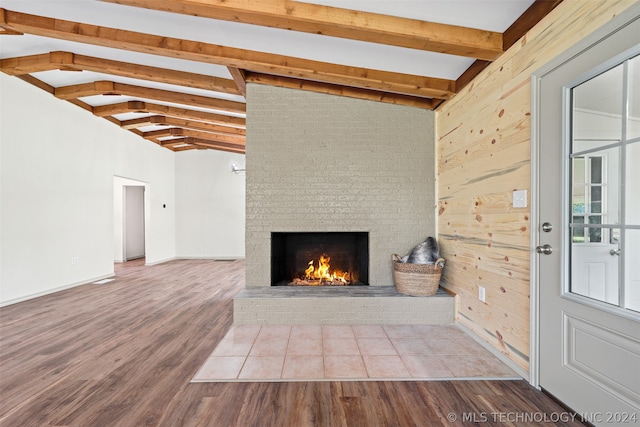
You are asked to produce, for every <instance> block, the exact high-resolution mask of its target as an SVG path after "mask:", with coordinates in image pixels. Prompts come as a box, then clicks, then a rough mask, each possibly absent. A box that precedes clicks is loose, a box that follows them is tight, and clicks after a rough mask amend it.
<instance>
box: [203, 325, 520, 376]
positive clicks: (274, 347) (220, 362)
mask: <svg viewBox="0 0 640 427" xmlns="http://www.w3.org/2000/svg"><path fill="white" fill-rule="evenodd" d="M454 378H455V379H460V378H465V379H468V378H483V379H486V378H501V379H505V378H506V379H511V378H513V379H521V378H520V377H519V376H518V375H517V374H516V373H515V372H514V371H513V370H512V369H511V368H509V367H508V366H507V365H505V364H504V363H503V362H501V361H500V360H499V359H498V358H496V357H495V356H494V355H493V354H491V353H490V352H489V351H487V350H486V349H485V348H483V347H482V346H481V345H480V344H478V343H477V342H475V341H474V340H473V339H472V338H471V337H469V336H468V335H467V334H465V333H464V332H463V331H461V330H460V329H458V328H457V327H456V326H453V325H446V326H441V325H263V326H260V325H234V326H232V327H231V329H230V330H229V332H228V333H227V335H226V336H225V337H224V338H223V339H222V341H220V343H219V344H218V346H217V347H216V348H215V350H214V351H213V353H211V355H210V356H209V358H208V359H207V360H206V362H205V363H204V365H203V366H202V367H201V368H200V370H199V371H198V373H197V374H196V375H195V376H194V378H193V379H192V382H230V381H247V382H249V381H322V380H429V379H454Z"/></svg>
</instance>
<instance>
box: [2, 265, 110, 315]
mask: <svg viewBox="0 0 640 427" xmlns="http://www.w3.org/2000/svg"><path fill="white" fill-rule="evenodd" d="M112 277H115V275H114V273H110V274H105V275H104V276H98V277H94V278H93V279H87V280H83V281H81V282H75V283H71V284H69V285H64V286H60V287H57V288H54V289H47V290H46V291H42V292H37V293H35V294H30V295H25V296H22V297H20V298H16V299H12V300H9V301H4V302H3V303H0V307H6V306H8V305H12V304H17V303H19V302H24V301H27V300H31V299H34V298H38V297H42V296H45V295H49V294H54V293H56V292H60V291H64V290H66V289H71V288H75V287H78V286H83V285H91V284H93V282H98V281H100V280H103V279H109V278H112Z"/></svg>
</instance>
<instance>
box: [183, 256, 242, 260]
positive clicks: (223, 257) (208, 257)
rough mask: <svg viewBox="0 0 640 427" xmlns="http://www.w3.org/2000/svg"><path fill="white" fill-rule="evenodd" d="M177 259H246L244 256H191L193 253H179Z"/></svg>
mask: <svg viewBox="0 0 640 427" xmlns="http://www.w3.org/2000/svg"><path fill="white" fill-rule="evenodd" d="M175 259H176V260H180V259H203V260H204V259H207V260H213V261H237V260H241V259H244V257H243V256H197V255H196V256H191V255H184V256H182V255H178V256H176V257H175Z"/></svg>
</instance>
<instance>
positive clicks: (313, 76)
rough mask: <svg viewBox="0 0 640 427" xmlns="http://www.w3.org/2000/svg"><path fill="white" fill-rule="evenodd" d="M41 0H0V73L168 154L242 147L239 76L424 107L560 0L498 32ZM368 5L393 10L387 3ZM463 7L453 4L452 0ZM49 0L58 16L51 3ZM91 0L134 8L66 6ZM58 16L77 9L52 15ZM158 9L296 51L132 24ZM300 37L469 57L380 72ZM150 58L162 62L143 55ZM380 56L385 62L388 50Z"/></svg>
mask: <svg viewBox="0 0 640 427" xmlns="http://www.w3.org/2000/svg"><path fill="white" fill-rule="evenodd" d="M32 1H33V2H34V3H38V2H37V1H34V0H32ZM48 1H49V3H48V6H49V7H43V6H40V7H41V8H42V11H43V13H41V14H38V13H27V12H25V11H23V10H20V6H21V5H24V4H25V2H23V3H17V2H16V0H5V2H4V4H3V7H6V8H5V9H0V28H1V29H0V47H1V49H0V58H1V59H0V70H1V71H2V72H4V73H6V74H9V75H13V76H17V77H19V78H21V79H23V80H25V81H27V82H29V83H31V84H33V85H35V86H37V87H39V88H41V89H42V90H45V91H47V92H49V93H51V94H52V95H54V96H55V97H57V98H59V99H61V100H65V101H68V102H72V103H74V104H75V105H78V106H79V107H81V108H84V109H85V110H87V111H89V112H91V113H93V114H94V115H96V116H99V117H103V118H105V119H107V120H109V121H111V122H113V123H114V124H116V125H118V126H121V127H122V128H123V129H127V130H129V131H131V132H134V133H135V134H137V135H140V136H141V137H142V138H145V139H147V140H149V141H152V142H153V143H156V144H159V145H161V146H163V147H166V148H168V149H171V150H173V151H182V150H191V149H215V150H223V151H230V152H235V153H244V150H245V117H246V100H245V95H246V84H247V83H257V84H266V85H274V86H279V87H286V88H296V89H302V90H307V91H313V92H320V93H326V94H332V95H338V96H347V97H353V98H359V99H366V100H372V101H377V102H386V103H392V104H400V105H407V106H412V107H418V108H427V109H434V108H435V107H436V106H438V105H439V104H440V103H442V102H444V101H446V100H447V99H450V98H451V97H453V96H455V94H456V93H457V92H459V91H460V90H461V89H462V88H463V87H464V86H466V85H467V84H469V83H470V82H471V81H472V80H473V78H474V77H475V76H476V75H478V73H480V72H481V71H482V70H483V69H484V68H485V67H486V66H487V65H488V64H490V63H491V61H494V60H495V59H496V58H498V57H499V56H500V55H501V54H502V53H503V52H504V51H505V50H507V49H508V48H509V47H510V46H511V45H513V44H514V43H516V42H517V41H518V40H519V39H520V38H521V37H522V36H523V35H524V34H525V33H526V32H527V31H528V30H529V29H530V28H532V27H533V26H534V25H535V24H536V23H537V22H538V21H540V20H541V19H542V18H543V17H544V16H546V15H547V14H548V13H549V12H550V11H551V10H552V9H553V8H555V7H556V6H557V5H558V4H559V3H560V2H561V1H562V0H535V1H533V2H532V1H531V0H521V1H520V2H521V3H522V2H523V1H524V2H525V6H528V8H526V10H525V11H524V12H523V13H521V14H520V15H519V16H515V17H514V16H507V17H505V18H503V19H507V21H508V22H509V23H510V26H508V28H507V29H506V30H504V31H492V30H487V29H481V28H482V25H481V24H482V23H479V25H477V26H474V27H472V26H461V25H453V24H448V23H439V22H429V21H424V20H419V19H413V18H408V17H402V16H392V15H393V14H392V13H388V14H386V13H376V12H371V11H365V10H355V9H344V8H338V7H333V6H329V5H323V4H313V3H307V2H301V1H293V0H271V1H255V0H163V1H157V0H102V1H101V2H96V1H93V0H76V1H77V2H80V1H84V4H83V5H82V6H81V7H76V9H73V11H74V13H68V12H65V10H64V8H63V7H62V6H63V5H62V3H64V1H63V0H48ZM480 1H482V0H480ZM56 2H57V3H60V4H59V5H56V4H55V3H56ZM26 3H29V2H26ZM99 3H102V4H99ZM318 3H321V1H319V2H318ZM376 3H378V6H380V4H383V6H385V7H386V8H387V9H386V10H389V11H391V12H393V11H394V6H395V5H394V1H393V0H389V1H381V2H376ZM485 3H488V4H491V2H487V1H485ZM40 4H42V2H40ZM385 4H386V5H385ZM464 4H465V3H464V2H460V3H459V5H460V7H463V6H464ZM493 4H494V5H495V1H494V2H493ZM36 6H37V5H36ZM52 6H53V7H54V8H57V9H56V10H58V12H57V13H55V12H51V9H52ZM75 6H80V5H79V3H76V5H75ZM97 6H100V7H102V9H100V8H99V7H97ZM12 7H13V9H12ZM91 7H93V8H97V9H96V10H97V11H98V13H99V12H100V11H101V10H105V11H107V12H110V13H112V14H113V15H115V16H116V18H117V17H118V16H120V17H123V18H124V17H126V16H127V15H129V14H134V13H135V18H131V19H128V20H126V21H127V24H126V25H124V26H123V25H120V26H114V25H104V24H103V23H102V22H103V21H104V20H101V19H100V18H96V16H95V15H96V14H94V15H91V14H89V13H87V14H86V17H85V15H83V13H82V12H81V11H80V12H77V13H75V12H76V11H79V10H80V9H82V8H86V9H83V10H87V11H90V10H91ZM105 7H108V9H104V8H105ZM433 7H436V5H435V4H434V5H433ZM487 7H488V6H487ZM494 7H495V6H494ZM27 9H28V8H27ZM36 9H37V7H36ZM29 12H33V11H29ZM36 12H37V10H36ZM65 13H67V14H70V15H74V16H77V17H76V18H75V19H73V18H70V19H66V16H59V15H61V14H62V15H64V14H65ZM490 13H492V14H499V13H500V11H499V10H492V11H491V12H490ZM512 14H513V12H512ZM160 17H162V18H163V21H162V22H175V23H176V26H177V27H178V28H185V27H187V26H189V25H191V24H190V23H191V22H193V23H194V24H195V22H196V21H186V19H199V20H203V19H204V20H208V21H205V22H210V23H212V28H217V27H215V26H213V24H214V23H218V22H220V21H228V22H229V23H230V25H235V27H233V26H232V27H231V28H233V29H234V31H235V29H236V28H237V31H238V32H243V31H244V32H245V34H244V35H245V37H246V32H247V28H257V27H267V28H271V29H274V31H277V33H278V34H283V35H284V37H285V38H283V39H282V40H283V43H284V44H292V45H296V44H299V45H300V46H301V48H300V50H299V52H300V53H299V54H282V53H273V52H271V51H269V49H259V48H256V49H255V50H254V49H245V48H240V47H235V46H224V45H220V44H217V43H211V42H209V41H208V38H207V37H202V38H198V39H194V38H193V37H180V36H178V37H177V36H175V35H173V34H174V33H176V32H175V31H173V32H171V31H167V32H166V33H165V32H163V31H162V30H156V29H154V31H140V30H138V27H143V28H144V27H145V25H142V24H144V23H145V22H147V21H149V22H152V21H154V19H156V20H157V19H159V18H160ZM167 17H168V18H167ZM187 17H190V18H187ZM193 17H197V18H193ZM167 19H168V20H167ZM104 22H110V21H104ZM114 22H120V21H118V20H116V21H114ZM198 22H200V21H198ZM137 24H140V25H137ZM147 27H149V25H148V24H147ZM165 27H166V26H165ZM225 28H227V27H225ZM178 33H179V31H178ZM304 34H308V36H307V37H315V38H316V39H317V38H320V39H322V40H335V39H339V40H344V39H346V40H352V41H357V42H364V43H366V44H363V45H358V46H368V45H370V44H373V45H376V46H378V45H383V46H387V49H389V48H393V49H400V50H402V52H403V54H406V52H409V54H411V52H424V51H427V52H434V53H436V54H438V55H439V56H436V57H434V58H435V59H437V60H440V61H442V62H444V61H446V60H450V59H451V58H458V57H461V58H463V59H465V60H468V61H467V62H463V64H465V65H464V68H463V70H462V72H457V73H456V72H455V71H454V73H453V75H452V76H446V77H443V76H442V74H445V73H444V72H439V73H438V72H437V71H433V70H431V67H430V66H429V65H430V64H426V65H425V66H424V67H422V68H423V69H424V71H423V72H420V73H407V72H402V71H397V70H395V69H394V67H393V64H390V65H389V66H384V67H380V68H386V69H376V68H369V67H363V66H358V65H351V64H346V63H345V62H348V60H345V59H344V58H345V57H347V58H348V57H349V56H350V55H354V56H355V52H349V51H348V50H347V51H346V52H338V51H337V50H336V49H334V52H335V53H336V59H335V60H332V57H331V55H328V57H329V60H316V59H310V58H313V55H309V54H306V53H305V41H306V40H309V39H304V38H302V39H297V38H299V37H302V36H304ZM227 36H228V37H231V38H232V37H233V34H227ZM255 37H256V40H257V39H259V38H260V36H259V35H257V36H255ZM298 40H299V41H298ZM314 40H315V39H314ZM314 46H315V45H314ZM349 46H351V45H349ZM354 46H355V45H354ZM47 47H51V49H50V50H47ZM276 50H277V49H276ZM113 52H118V54H115V55H114V54H113ZM122 52H124V53H122ZM387 52H390V51H387ZM87 53H92V54H87ZM149 55H153V58H162V59H163V62H158V61H157V60H154V61H151V60H149V59H148V58H149V57H150V56H149ZM340 55H342V56H340ZM120 58H126V59H125V60H120ZM389 60H390V61H393V55H390V58H389ZM469 60H470V61H469ZM431 62H437V61H431ZM158 64H162V66H158ZM165 64H167V65H165ZM468 64H470V65H468ZM215 67H218V68H220V67H226V69H225V71H226V73H218V74H219V75H216V74H215V73H214V72H210V70H213V69H214V68H215ZM390 70H392V71H390ZM78 71H82V72H83V73H78ZM74 72H75V73H74ZM434 74H441V75H434ZM449 74H452V73H451V72H449Z"/></svg>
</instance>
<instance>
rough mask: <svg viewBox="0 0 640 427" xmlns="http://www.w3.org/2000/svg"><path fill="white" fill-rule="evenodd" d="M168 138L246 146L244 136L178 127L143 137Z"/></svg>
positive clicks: (153, 132)
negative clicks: (186, 138) (179, 137)
mask: <svg viewBox="0 0 640 427" xmlns="http://www.w3.org/2000/svg"><path fill="white" fill-rule="evenodd" d="M167 136H174V137H175V136H184V137H193V138H197V139H206V140H208V141H216V142H224V143H229V144H236V145H242V146H244V144H245V137H244V136H237V135H224V134H220V133H211V132H202V131H197V130H192V129H182V128H177V127H176V128H167V129H159V130H153V131H149V132H143V133H142V137H143V138H145V139H152V138H162V137H167Z"/></svg>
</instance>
